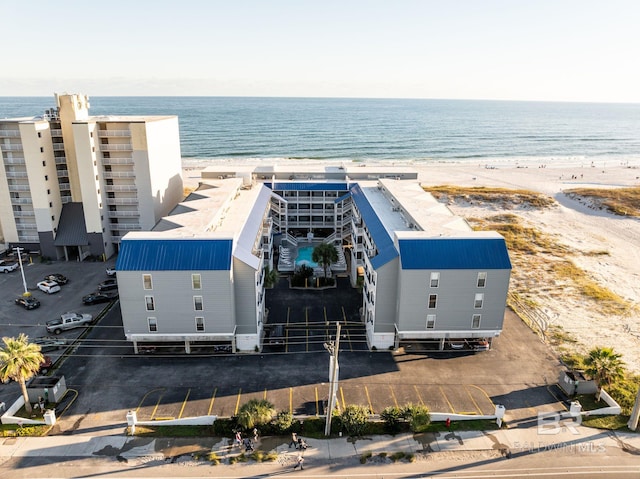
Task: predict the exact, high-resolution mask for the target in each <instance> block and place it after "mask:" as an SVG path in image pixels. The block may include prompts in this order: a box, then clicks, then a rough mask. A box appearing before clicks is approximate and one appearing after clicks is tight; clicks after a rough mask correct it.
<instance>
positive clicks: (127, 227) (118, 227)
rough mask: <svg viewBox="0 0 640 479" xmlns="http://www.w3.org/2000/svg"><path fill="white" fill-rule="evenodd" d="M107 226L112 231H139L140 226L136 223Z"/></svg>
mask: <svg viewBox="0 0 640 479" xmlns="http://www.w3.org/2000/svg"><path fill="white" fill-rule="evenodd" d="M109 226H110V227H111V229H112V230H117V231H122V230H127V231H140V230H141V229H142V226H141V225H139V224H136V223H110V224H109Z"/></svg>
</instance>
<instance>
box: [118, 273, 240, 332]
mask: <svg viewBox="0 0 640 479" xmlns="http://www.w3.org/2000/svg"><path fill="white" fill-rule="evenodd" d="M147 273H149V274H151V276H152V280H153V289H152V290H145V289H144V287H143V281H142V276H143V274H147ZM192 273H199V274H200V275H201V282H202V289H200V290H194V289H192V284H191V274H192ZM118 290H119V293H120V307H121V310H122V319H123V323H124V324H123V325H124V331H125V334H130V333H132V334H136V333H138V334H140V333H147V334H148V333H149V328H148V322H147V318H148V317H155V318H157V320H158V331H157V334H158V335H162V334H211V333H231V332H233V328H234V326H235V311H234V296H233V288H232V282H231V278H230V275H229V271H149V272H142V271H118ZM145 296H153V299H154V303H155V311H147V310H146V304H145ZM194 296H202V298H203V305H204V310H203V311H195V310H194V300H193V297H194ZM196 316H200V317H204V322H205V330H204V332H202V333H200V332H198V331H196V323H195V318H196ZM151 334H154V333H151Z"/></svg>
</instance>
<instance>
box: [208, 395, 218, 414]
mask: <svg viewBox="0 0 640 479" xmlns="http://www.w3.org/2000/svg"><path fill="white" fill-rule="evenodd" d="M217 392H218V388H215V389H214V390H213V395H212V396H211V401H210V402H209V410H208V411H207V416H211V410H212V409H213V401H215V400H216V393H217Z"/></svg>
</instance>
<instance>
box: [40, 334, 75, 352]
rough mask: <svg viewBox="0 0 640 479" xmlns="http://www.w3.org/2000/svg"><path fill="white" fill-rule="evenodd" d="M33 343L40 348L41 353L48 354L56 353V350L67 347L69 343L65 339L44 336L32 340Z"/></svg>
mask: <svg viewBox="0 0 640 479" xmlns="http://www.w3.org/2000/svg"><path fill="white" fill-rule="evenodd" d="M31 343H33V344H37V345H38V346H40V351H42V352H43V353H46V352H47V351H54V350H56V349H60V348H63V347H65V346H66V345H67V341H66V340H64V339H58V338H54V337H51V336H43V337H41V338H35V339H33V340H31Z"/></svg>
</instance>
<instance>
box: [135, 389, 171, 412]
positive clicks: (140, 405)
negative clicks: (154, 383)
mask: <svg viewBox="0 0 640 479" xmlns="http://www.w3.org/2000/svg"><path fill="white" fill-rule="evenodd" d="M156 391H164V388H155V389H152V390H151V391H149V392H148V393H147V394H145V395H144V396H142V399H140V403H138V407H137V408H136V412H138V411H139V410H140V408H141V407H142V403H143V402H144V400H145V399H147V396H148V395H149V394H151V393H153V392H156Z"/></svg>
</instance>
